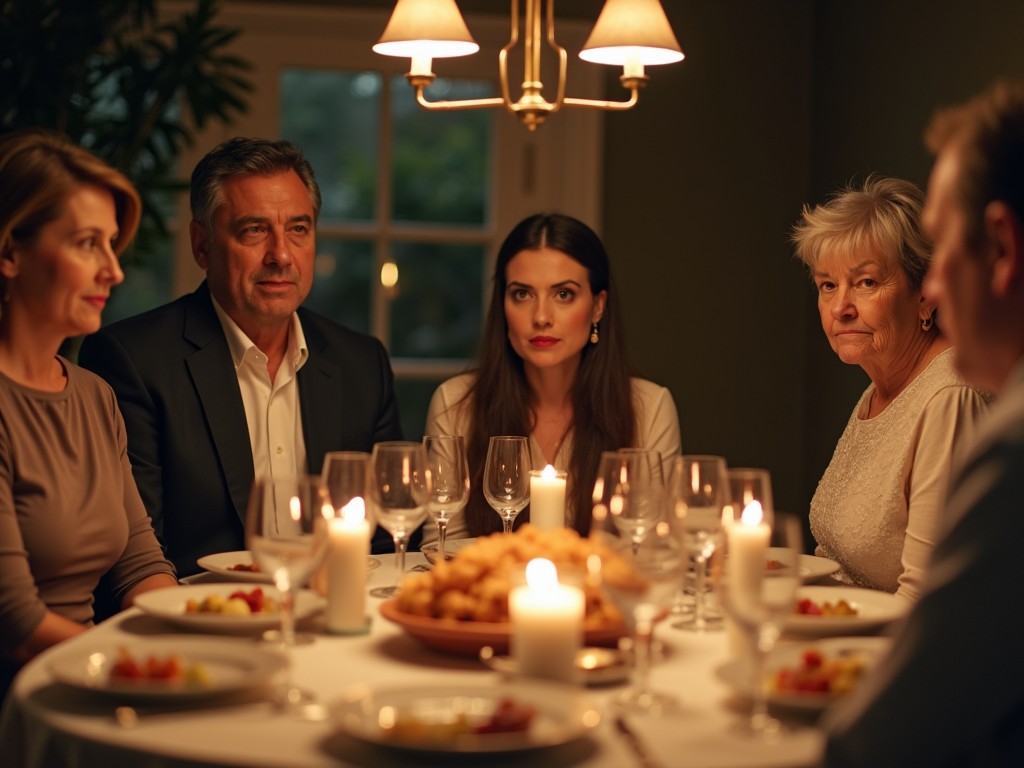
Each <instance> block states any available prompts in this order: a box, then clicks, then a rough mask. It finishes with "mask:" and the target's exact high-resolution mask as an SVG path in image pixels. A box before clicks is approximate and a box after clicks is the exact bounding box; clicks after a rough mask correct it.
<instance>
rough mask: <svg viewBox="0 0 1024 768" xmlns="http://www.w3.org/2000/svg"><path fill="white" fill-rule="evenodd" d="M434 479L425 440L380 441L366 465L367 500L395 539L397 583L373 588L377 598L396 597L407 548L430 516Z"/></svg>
mask: <svg viewBox="0 0 1024 768" xmlns="http://www.w3.org/2000/svg"><path fill="white" fill-rule="evenodd" d="M430 494H431V478H430V469H429V468H428V466H427V452H426V450H424V448H423V443H412V442H405V441H401V440H396V441H389V442H384V443H377V444H376V445H374V446H373V452H372V453H371V454H370V462H369V465H368V468H367V481H366V500H367V502H368V506H369V507H370V508H372V510H373V513H374V516H375V517H376V519H377V523H378V524H379V525H382V526H383V527H384V528H385V529H386V530H387V531H388V532H389V533H390V534H391V536H392V538H394V541H395V583H394V585H392V586H390V587H378V588H376V589H373V590H371V591H370V594H371V595H373V596H374V597H385V598H388V597H394V596H395V595H397V594H398V592H399V590H400V588H401V586H400V584H401V579H402V575H403V574H404V573H405V550H406V548H407V547H408V546H409V536H410V535H412V533H413V531H415V530H416V529H417V528H418V527H419V526H420V525H422V524H423V521H424V520H426V518H427V504H428V503H429V501H430Z"/></svg>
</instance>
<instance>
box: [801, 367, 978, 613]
mask: <svg viewBox="0 0 1024 768" xmlns="http://www.w3.org/2000/svg"><path fill="white" fill-rule="evenodd" d="M873 391H874V385H871V386H869V387H868V388H867V389H866V390H865V391H864V394H863V395H861V398H860V400H859V401H858V403H857V407H856V408H854V410H853V414H852V415H851V416H850V421H849V422H848V423H847V425H846V430H845V431H844V432H843V434H842V437H840V438H839V443H838V444H837V445H836V450H835V454H834V455H833V456H832V461H831V462H830V463H829V465H828V469H826V470H825V474H824V475H823V476H822V478H821V481H820V482H819V483H818V489H817V491H816V492H815V494H814V498H813V500H812V501H811V513H810V521H811V532H812V533H813V534H814V539H815V541H816V542H817V549H816V550H815V552H816V554H818V555H820V556H823V557H829V558H832V559H833V560H835V561H837V562H838V563H839V564H840V566H841V570H840V571H839V572H838V573H837V574H836V578H838V579H839V580H840V581H842V582H844V583H847V584H855V585H858V586H862V587H868V588H871V589H880V590H885V591H886V592H895V593H896V594H897V595H900V596H902V597H906V598H907V599H909V600H916V599H917V597H918V593H919V591H920V586H921V581H922V578H923V575H924V569H925V567H926V566H927V563H928V559H929V557H930V554H931V549H932V546H933V545H934V543H935V536H936V530H937V525H938V519H939V510H940V509H941V507H942V503H943V500H944V497H945V492H946V485H947V482H948V479H949V468H950V463H951V461H952V458H953V454H954V451H955V449H956V447H957V445H958V444H960V443H962V442H963V441H964V438H965V436H967V435H968V434H969V433H970V432H971V430H972V428H973V426H974V424H975V423H976V421H977V418H978V416H979V415H980V414H981V413H982V411H983V410H984V409H985V407H986V403H985V398H984V396H983V395H982V394H981V393H979V392H978V391H977V390H975V389H973V388H971V387H970V386H969V385H967V384H966V383H965V382H964V381H963V380H962V379H961V378H960V377H959V376H958V375H957V374H956V372H955V371H954V369H953V349H947V350H945V351H943V352H941V353H940V354H938V355H936V357H935V359H934V360H932V361H931V363H930V364H929V365H928V367H927V368H925V370H924V371H922V372H921V373H920V374H919V375H918V377H917V378H916V379H914V380H913V381H912V382H911V383H910V384H909V385H908V386H907V388H906V389H905V390H904V391H903V392H901V393H900V394H899V396H898V397H897V398H896V399H895V400H894V401H893V402H892V403H890V404H889V406H888V407H887V408H886V409H885V410H884V411H882V413H880V414H878V415H877V416H875V417H874V418H871V419H864V418H861V416H860V414H861V413H863V412H865V411H866V410H867V404H868V402H869V401H870V399H871V394H872V392H873Z"/></svg>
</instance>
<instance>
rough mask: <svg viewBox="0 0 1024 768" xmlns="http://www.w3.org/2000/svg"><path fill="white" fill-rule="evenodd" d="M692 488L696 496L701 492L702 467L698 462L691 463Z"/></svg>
mask: <svg viewBox="0 0 1024 768" xmlns="http://www.w3.org/2000/svg"><path fill="white" fill-rule="evenodd" d="M690 489H691V490H692V491H693V495H694V496H696V495H697V494H698V493H700V467H699V466H698V465H697V462H694V463H693V464H691V465H690Z"/></svg>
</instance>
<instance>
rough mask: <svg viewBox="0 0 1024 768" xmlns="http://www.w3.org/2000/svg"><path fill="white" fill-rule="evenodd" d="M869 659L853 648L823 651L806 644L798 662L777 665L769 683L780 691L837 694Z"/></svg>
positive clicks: (854, 679)
mask: <svg viewBox="0 0 1024 768" xmlns="http://www.w3.org/2000/svg"><path fill="white" fill-rule="evenodd" d="M867 665H868V660H867V659H866V658H865V656H864V655H862V654H861V653H858V652H856V651H854V652H845V653H838V654H836V655H833V656H828V655H826V654H825V653H824V652H823V651H821V650H820V649H818V648H808V649H807V650H805V651H804V652H803V654H801V656H800V663H799V664H797V665H795V666H790V667H781V668H779V669H778V670H777V671H776V672H775V674H774V675H772V678H771V681H770V682H771V687H772V689H773V690H775V691H778V692H779V693H808V694H823V695H829V696H838V695H840V694H843V693H846V692H847V691H849V690H850V689H851V688H853V687H854V685H856V683H857V681H858V680H859V679H860V678H861V676H862V675H863V674H864V671H865V670H866V669H867Z"/></svg>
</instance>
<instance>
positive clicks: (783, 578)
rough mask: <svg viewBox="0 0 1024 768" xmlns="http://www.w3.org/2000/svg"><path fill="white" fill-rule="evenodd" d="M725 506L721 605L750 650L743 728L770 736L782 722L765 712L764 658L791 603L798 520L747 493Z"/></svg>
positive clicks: (794, 587)
mask: <svg viewBox="0 0 1024 768" xmlns="http://www.w3.org/2000/svg"><path fill="white" fill-rule="evenodd" d="M758 482H760V481H758ZM748 490H751V489H750V487H749V486H748ZM769 495H770V494H769ZM752 496H753V493H749V494H747V497H752ZM742 498H744V497H743V496H741V499H742ZM762 498H765V497H764V496H762ZM728 506H732V509H727V510H726V511H725V512H724V513H723V524H724V525H725V531H726V547H725V549H726V557H725V561H724V564H723V565H722V568H721V570H720V572H719V574H718V589H719V594H720V596H721V599H722V605H723V607H724V608H725V610H726V612H727V613H728V614H729V616H730V617H731V618H732V619H733V621H734V622H735V623H736V625H737V626H738V627H739V628H740V630H741V631H743V633H744V634H745V635H746V637H747V638H748V639H749V641H750V643H749V645H750V647H751V649H752V652H753V665H752V666H753V673H752V674H753V676H752V680H751V682H752V700H753V703H752V707H751V713H750V717H749V719H748V720H747V721H746V722H745V723H744V724H743V728H742V730H743V731H744V732H746V733H748V734H751V735H754V736H758V737H760V738H767V739H771V738H773V737H775V736H776V735H777V734H778V733H779V732H780V731H781V729H782V726H781V724H780V723H779V721H778V720H776V719H775V718H773V717H771V716H770V715H769V714H768V699H767V691H766V684H767V681H766V679H765V671H764V666H765V659H766V658H767V656H768V654H769V653H770V652H771V650H772V648H774V647H775V643H776V641H777V640H778V638H779V635H781V634H782V628H783V625H784V624H785V621H786V619H787V617H788V616H790V615H791V614H792V613H793V611H794V609H795V606H796V599H797V590H798V588H799V587H800V570H799V567H798V558H799V556H800V552H801V551H802V526H801V523H800V520H799V518H797V517H796V516H795V515H788V514H782V513H777V514H774V513H772V510H771V508H770V507H766V506H763V504H762V501H761V500H759V499H757V498H750V500H749V501H748V502H747V504H746V506H745V507H744V508H743V510H742V512H740V513H739V515H737V513H736V509H737V505H736V504H735V503H734V505H727V507H728ZM769 547H771V559H772V560H773V561H776V562H774V563H773V566H774V567H772V568H769V567H768V548H769Z"/></svg>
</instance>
